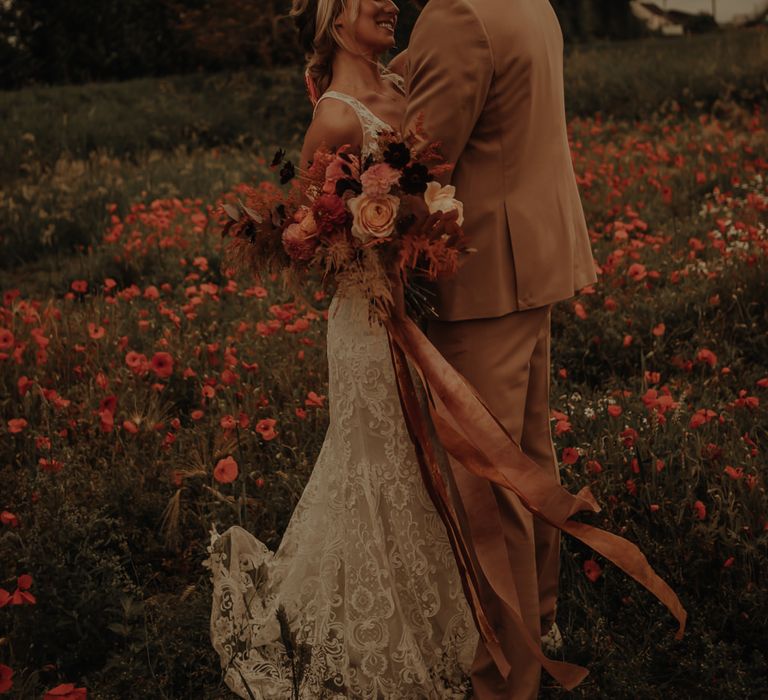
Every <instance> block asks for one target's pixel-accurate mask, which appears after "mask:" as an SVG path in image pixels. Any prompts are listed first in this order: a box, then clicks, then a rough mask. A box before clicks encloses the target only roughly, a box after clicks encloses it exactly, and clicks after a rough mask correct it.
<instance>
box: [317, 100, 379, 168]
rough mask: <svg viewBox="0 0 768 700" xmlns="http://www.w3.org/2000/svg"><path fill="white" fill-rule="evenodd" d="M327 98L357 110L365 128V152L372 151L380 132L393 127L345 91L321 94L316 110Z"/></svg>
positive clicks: (363, 128) (361, 125) (363, 148)
mask: <svg viewBox="0 0 768 700" xmlns="http://www.w3.org/2000/svg"><path fill="white" fill-rule="evenodd" d="M325 98H329V99H333V100H339V101H341V102H344V103H346V104H348V105H349V106H350V107H351V108H352V109H353V110H354V111H355V114H356V115H357V118H358V119H359V120H360V127H361V128H362V130H363V143H362V150H363V153H368V152H370V150H371V148H372V147H373V144H374V143H375V141H376V138H377V137H378V136H379V134H381V133H382V132H383V131H389V130H390V128H391V127H390V126H389V124H387V123H386V122H384V121H382V120H381V119H379V118H378V117H377V116H376V115H375V114H374V113H373V112H371V110H370V109H368V107H366V106H365V105H364V104H363V103H362V102H360V100H358V99H357V98H356V97H352V95H347V94H346V93H343V92H336V91H335V90H328V91H327V92H324V93H323V94H322V95H321V96H320V99H319V100H318V101H317V104H316V105H315V112H317V105H319V104H320V102H321V101H322V100H323V99H325Z"/></svg>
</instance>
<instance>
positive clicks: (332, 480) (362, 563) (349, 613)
mask: <svg viewBox="0 0 768 700" xmlns="http://www.w3.org/2000/svg"><path fill="white" fill-rule="evenodd" d="M326 97H327V98H334V99H339V100H343V101H344V102H346V103H347V104H349V105H350V106H351V107H352V108H353V109H354V110H355V112H356V113H357V114H358V116H359V118H360V122H361V125H362V128H363V134H364V139H363V155H367V154H368V153H377V149H378V143H377V142H378V137H379V135H380V134H381V133H382V132H383V131H385V130H391V127H390V126H389V125H388V124H386V123H385V122H383V121H382V120H380V119H379V118H378V117H376V116H375V115H374V114H373V113H372V112H371V111H370V110H368V109H367V108H366V107H365V106H364V105H363V104H362V103H360V102H359V101H357V100H356V99H354V98H352V97H350V96H348V95H344V94H342V93H337V92H328V93H325V95H323V98H326ZM327 342H328V369H329V382H328V400H329V410H330V425H329V428H328V432H327V434H326V437H325V441H324V443H323V446H322V449H321V451H320V455H319V456H318V458H317V462H316V463H315V466H314V470H313V472H312V475H311V478H310V479H309V482H308V483H307V486H306V489H305V490H304V493H303V495H302V497H301V499H300V501H299V503H298V505H297V507H296V509H295V511H294V513H293V515H292V517H291V520H290V523H289V525H288V528H287V530H286V532H285V534H284V536H283V539H282V543H281V545H280V547H279V549H278V550H277V552H276V553H274V554H273V553H272V552H270V551H269V550H268V549H267V547H266V546H265V545H264V544H263V543H262V542H261V541H259V540H258V539H256V538H255V537H254V536H253V535H251V534H250V533H249V532H247V531H245V530H244V529H242V528H240V527H232V528H230V529H229V530H227V531H226V532H225V533H224V534H222V535H219V534H218V533H217V532H216V529H215V527H214V529H213V532H212V535H211V546H210V547H209V552H210V559H208V560H207V561H206V565H208V566H209V567H210V569H211V573H212V580H213V609H212V614H211V639H212V642H213V646H214V648H215V649H216V651H217V652H218V653H219V655H220V657H221V662H222V668H223V670H224V678H225V681H226V683H227V685H228V686H229V687H230V688H231V689H232V690H233V691H234V692H235V693H236V694H237V695H239V696H241V697H243V698H258V699H260V700H261V699H270V698H275V699H278V698H279V699H283V698H285V699H287V698H292V697H297V696H298V697H300V698H307V699H311V700H317V699H319V698H338V697H348V698H388V699H392V700H395V699H397V700H406V699H409V698H413V699H415V698H435V699H439V700H444V699H446V698H457V699H458V698H465V697H468V692H467V691H468V690H469V688H470V685H469V680H468V675H469V668H470V664H471V662H472V659H473V657H474V653H475V648H476V646H477V641H478V633H477V630H476V627H475V624H474V621H473V618H472V614H471V612H470V609H469V606H468V604H467V602H466V599H465V597H464V592H463V589H462V585H461V580H460V577H459V573H458V569H457V567H456V563H455V560H454V556H453V552H452V549H451V546H450V543H449V541H448V536H447V534H446V531H445V528H444V526H443V522H442V520H441V519H440V517H439V515H438V514H437V512H436V510H435V508H434V506H433V504H432V501H431V500H430V497H429V495H428V493H427V491H426V489H425V487H424V485H423V482H422V477H421V473H420V470H419V464H418V462H417V458H416V454H415V451H414V448H413V446H412V444H411V441H410V438H409V434H408V430H407V427H406V425H405V421H404V418H403V414H402V410H401V407H400V400H399V397H398V392H397V387H396V384H395V377H394V372H393V368H392V360H391V357H390V351H389V345H388V340H387V334H386V331H385V329H384V328H383V327H381V326H378V325H370V324H369V321H368V303H367V300H366V299H365V298H363V296H361V295H355V294H354V293H348V294H345V295H343V296H342V295H341V294H340V293H337V295H336V296H335V297H334V298H333V300H332V302H331V306H330V309H329V319H328V341H327ZM279 608H281V609H283V610H284V612H285V616H284V618H283V620H284V624H285V621H286V620H287V624H288V625H289V627H290V630H291V631H292V632H293V633H294V634H295V637H296V640H297V642H298V643H299V644H302V645H306V647H305V648H306V649H308V650H309V652H310V653H309V658H304V660H303V662H302V664H303V665H304V666H305V667H306V668H305V670H304V672H303V677H302V679H301V685H300V687H299V688H298V691H297V690H296V689H295V685H294V684H295V682H296V681H297V677H296V675H295V668H296V666H297V663H298V658H297V654H298V652H297V651H296V650H295V649H294V650H291V655H292V656H293V659H291V658H289V653H288V650H287V649H286V646H285V644H284V641H283V640H282V639H281V627H280V622H279V620H278V616H277V611H278V609H279Z"/></svg>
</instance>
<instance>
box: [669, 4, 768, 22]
mask: <svg viewBox="0 0 768 700" xmlns="http://www.w3.org/2000/svg"><path fill="white" fill-rule="evenodd" d="M655 2H656V4H657V5H659V7H663V6H664V0H655ZM715 3H716V6H717V21H718V22H728V21H730V20H731V19H732V18H733V16H734V15H740V14H744V13H745V12H746V13H751V12H752V10H753V9H755V10H758V9H762V8H764V7H765V6H766V5H768V2H767V1H766V0H715ZM667 9H668V10H684V11H686V12H712V0H667Z"/></svg>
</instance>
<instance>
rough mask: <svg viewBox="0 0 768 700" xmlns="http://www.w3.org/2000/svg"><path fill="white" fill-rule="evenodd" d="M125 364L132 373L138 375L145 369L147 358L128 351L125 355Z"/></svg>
mask: <svg viewBox="0 0 768 700" xmlns="http://www.w3.org/2000/svg"><path fill="white" fill-rule="evenodd" d="M125 364H126V365H128V367H129V369H130V370H131V371H132V372H135V373H136V374H139V373H141V372H143V371H144V370H145V369H146V364H147V358H146V357H145V356H144V355H143V354H142V353H139V352H135V351H134V350H130V351H129V352H127V353H126V355H125Z"/></svg>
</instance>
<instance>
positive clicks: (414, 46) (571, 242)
mask: <svg viewBox="0 0 768 700" xmlns="http://www.w3.org/2000/svg"><path fill="white" fill-rule="evenodd" d="M406 72H407V74H406V82H407V89H408V109H407V113H406V117H405V121H404V125H403V130H404V133H407V132H409V131H413V130H414V128H415V126H416V123H417V121H418V119H419V116H420V115H422V116H423V118H424V130H425V131H426V133H427V135H428V137H429V139H430V140H435V141H440V142H441V144H442V149H441V150H442V153H443V155H444V156H445V157H446V159H447V160H448V161H449V162H451V163H455V166H456V167H455V170H454V172H453V174H452V175H451V177H450V181H451V183H452V184H453V185H455V186H456V190H457V195H456V196H457V198H459V199H460V200H462V201H463V202H464V207H465V209H464V212H465V222H464V229H465V231H466V232H467V234H468V235H469V237H470V244H471V245H472V246H473V247H474V248H476V249H477V252H476V253H475V254H473V255H471V256H469V257H468V258H467V260H466V262H465V263H464V264H463V266H462V268H461V269H460V271H459V273H458V275H457V276H456V277H454V278H452V279H451V280H447V281H444V282H442V283H440V284H439V286H438V304H437V308H438V312H439V314H440V320H439V321H434V322H431V323H430V326H429V329H428V332H429V336H430V338H431V340H432V342H433V343H434V344H435V345H436V346H437V348H438V349H439V350H440V351H441V352H442V353H443V354H444V355H445V357H446V358H447V359H448V360H449V361H450V362H451V363H452V364H453V365H454V366H455V367H456V368H457V369H458V370H459V371H460V372H461V373H462V374H463V375H464V376H465V377H466V378H467V379H468V380H469V382H470V383H471V384H472V385H474V387H475V388H476V389H477V391H478V392H479V393H480V395H481V396H482V397H483V398H484V399H485V400H486V402H487V403H488V405H489V406H490V408H491V409H492V410H493V412H494V413H495V414H496V416H497V417H498V418H499V419H500V420H501V421H502V423H503V424H504V425H505V427H506V428H507V429H508V430H509V432H510V433H511V434H512V436H513V437H514V438H515V439H516V440H517V441H518V442H519V443H520V445H521V447H522V448H523V450H524V451H525V452H526V453H527V454H528V455H529V456H530V457H531V458H533V459H534V460H535V461H536V462H537V463H538V464H540V465H541V468H542V469H547V470H552V471H554V472H557V460H556V456H555V453H554V449H553V445H552V439H551V433H550V423H549V378H550V364H549V356H550V348H549V343H550V326H549V324H550V308H551V304H553V303H554V302H557V301H560V300H563V299H567V298H569V297H572V296H573V295H574V293H575V292H576V291H577V290H579V289H581V288H582V287H585V286H587V285H589V284H592V283H594V282H595V281H596V275H595V267H594V263H593V259H592V253H591V250H590V245H589V237H588V235H587V228H586V223H585V220H584V213H583V210H582V206H581V201H580V199H579V193H578V189H577V185H576V180H575V176H574V171H573V164H572V161H571V154H570V149H569V145H568V137H567V132H566V121H565V107H564V86H563V37H562V33H561V31H560V26H559V24H558V21H557V17H556V15H555V13H554V11H553V10H552V7H551V5H550V3H549V0H430V1H429V3H428V4H427V6H426V8H425V9H424V11H423V12H422V14H421V17H420V18H419V20H418V22H417V24H416V26H415V28H414V30H413V34H412V36H411V42H410V46H409V49H408V66H407V69H406ZM454 468H456V467H455V465H454ZM460 480H461V482H462V484H463V485H462V488H461V490H460V491H461V493H462V499H463V500H459V501H458V502H457V509H458V511H459V515H460V518H461V520H462V526H463V527H464V529H465V534H466V535H467V537H468V539H469V540H470V541H471V540H472V533H473V531H474V532H477V531H478V530H479V529H482V528H485V529H486V531H487V528H488V527H489V523H488V522H480V521H481V520H483V519H485V518H487V517H493V518H496V519H497V522H496V523H491V524H490V527H491V528H493V527H497V530H498V531H501V533H502V535H500V536H499V537H498V540H499V542H500V543H501V548H500V551H498V556H497V557H495V558H493V560H492V561H493V566H492V567H490V573H491V574H492V576H491V578H492V579H493V580H494V582H495V585H496V587H497V589H498V586H504V585H508V586H510V587H514V588H516V592H517V595H518V597H519V600H520V604H521V610H522V614H523V620H524V624H525V626H526V627H527V629H528V630H529V632H530V634H531V635H532V636H534V638H535V639H538V638H539V635H540V634H541V633H542V631H544V632H546V631H547V629H548V627H549V626H550V625H551V623H552V621H553V620H554V617H555V606H556V600H557V583H558V575H559V546H560V540H559V531H557V530H555V529H554V528H551V527H549V526H547V525H546V524H544V523H542V522H541V521H538V520H536V519H534V518H533V517H532V516H531V514H530V513H529V512H528V511H527V510H526V509H525V508H523V507H522V505H521V504H520V502H519V501H518V499H517V497H516V496H515V495H514V494H512V493H511V492H508V491H506V490H504V489H501V488H499V487H496V486H494V485H492V484H490V483H489V482H486V481H484V480H482V479H479V478H477V477H473V476H469V475H467V474H461V475H460ZM488 498H490V499H491V502H492V503H495V504H497V506H498V507H497V508H496V509H495V512H494V514H492V515H491V516H488V515H487V514H486V510H484V508H483V507H482V506H481V504H482V503H485V504H486V505H487V503H488V502H489V501H488V500H487V499H488ZM488 571H489V569H486V572H488ZM510 576H511V577H512V580H510ZM505 580H506V584H505ZM481 593H482V596H483V605H484V608H485V609H486V610H487V611H488V612H489V614H490V617H491V622H492V624H493V626H494V628H495V630H496V633H497V635H498V637H499V639H500V642H501V646H502V649H503V651H504V653H505V655H506V657H507V659H508V661H509V662H510V664H511V665H512V671H511V673H510V674H509V676H508V678H507V679H506V680H505V679H504V678H503V677H502V676H501V674H500V673H499V671H498V670H497V667H496V665H495V664H494V663H493V661H492V660H491V657H490V655H489V654H488V652H487V650H486V649H485V646H484V645H483V643H482V642H481V643H480V645H479V647H478V651H477V656H476V658H475V662H474V665H473V672H472V683H473V687H474V690H475V698H476V699H477V700H488V699H489V698H493V699H496V698H498V699H501V698H504V699H505V700H510V699H514V700H523V699H525V700H528V699H531V698H536V697H537V695H538V689H539V681H540V672H541V667H540V665H539V663H538V662H537V661H536V659H535V658H534V657H533V656H532V655H531V653H530V651H529V650H528V648H527V647H526V646H525V644H524V643H523V640H522V639H521V634H520V632H519V630H518V629H517V628H516V627H515V626H514V625H513V624H512V623H511V622H510V619H511V618H510V616H509V614H508V611H507V610H506V606H505V604H504V603H502V602H501V600H500V599H499V598H498V596H497V595H496V594H495V593H494V591H493V586H492V585H491V584H489V582H488V580H486V579H485V578H483V580H482V581H481Z"/></svg>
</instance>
